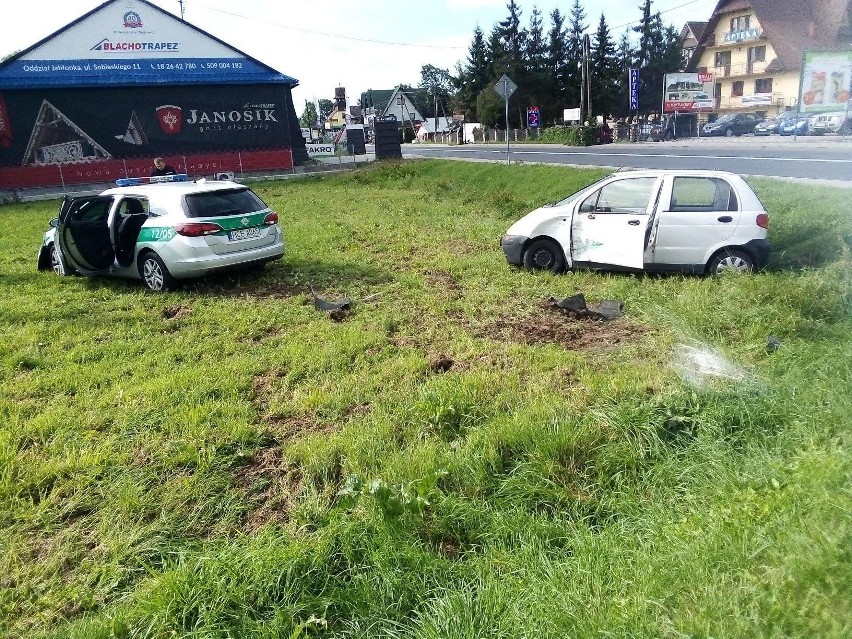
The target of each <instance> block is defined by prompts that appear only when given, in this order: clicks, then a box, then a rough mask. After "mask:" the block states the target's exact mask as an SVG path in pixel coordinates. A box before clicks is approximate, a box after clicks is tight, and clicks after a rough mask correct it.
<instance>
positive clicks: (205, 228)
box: [174, 222, 222, 237]
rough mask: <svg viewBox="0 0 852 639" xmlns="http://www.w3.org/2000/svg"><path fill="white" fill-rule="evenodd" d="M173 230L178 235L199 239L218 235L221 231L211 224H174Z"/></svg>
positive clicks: (217, 226) (220, 228) (218, 227)
mask: <svg viewBox="0 0 852 639" xmlns="http://www.w3.org/2000/svg"><path fill="white" fill-rule="evenodd" d="M174 229H175V231H177V233H178V235H183V236H185V237H201V236H202V235H213V234H214V233H218V232H220V231H221V230H222V227H221V226H219V225H218V224H213V223H212V222H187V223H185V224H175V226H174Z"/></svg>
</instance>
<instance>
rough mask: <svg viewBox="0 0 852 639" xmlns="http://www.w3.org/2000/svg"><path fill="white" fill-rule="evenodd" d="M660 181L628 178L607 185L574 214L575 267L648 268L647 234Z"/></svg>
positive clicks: (573, 248)
mask: <svg viewBox="0 0 852 639" xmlns="http://www.w3.org/2000/svg"><path fill="white" fill-rule="evenodd" d="M661 181H662V180H661V178H657V177H628V178H622V179H617V180H613V181H611V182H607V183H606V184H604V185H603V186H602V187H601V188H599V189H597V190H596V191H594V192H593V193H592V194H591V195H589V196H588V197H586V199H584V200H583V201H582V202H580V204H579V205H578V207H577V210H576V211H575V212H574V216H573V221H572V224H571V256H572V262H573V263H574V264H575V265H576V266H584V265H585V266H591V267H609V266H615V267H624V268H631V269H642V268H644V266H645V242H646V231H647V229H648V224H649V222H650V219H651V212H652V211H653V208H654V205H655V203H656V201H657V197H658V194H659V190H660V184H661Z"/></svg>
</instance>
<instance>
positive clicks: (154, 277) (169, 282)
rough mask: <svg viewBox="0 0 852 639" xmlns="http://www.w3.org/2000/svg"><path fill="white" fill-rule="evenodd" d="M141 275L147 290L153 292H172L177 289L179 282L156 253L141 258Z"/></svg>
mask: <svg viewBox="0 0 852 639" xmlns="http://www.w3.org/2000/svg"><path fill="white" fill-rule="evenodd" d="M139 275H141V276H142V281H143V282H144V283H145V286H146V288H148V290H151V291H155V292H158V293H159V292H161V291H170V290H172V289H174V288H175V285H176V284H177V281H176V280H175V278H174V277H172V274H171V273H169V269H168V268H166V265H165V263H164V262H163V260H162V259H160V256H159V255H157V254H156V253H145V254H144V255H142V256H141V257H140V258H139Z"/></svg>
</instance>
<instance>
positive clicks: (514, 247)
mask: <svg viewBox="0 0 852 639" xmlns="http://www.w3.org/2000/svg"><path fill="white" fill-rule="evenodd" d="M529 239H530V238H528V237H527V236H526V235H504V236H503V237H501V238H500V248H502V249H503V253H505V254H506V261H507V262H509V264H514V265H515V266H520V265H521V264H522V262H523V257H524V244H526V243H527V240H529Z"/></svg>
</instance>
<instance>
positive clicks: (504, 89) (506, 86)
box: [494, 73, 518, 100]
mask: <svg viewBox="0 0 852 639" xmlns="http://www.w3.org/2000/svg"><path fill="white" fill-rule="evenodd" d="M494 90H495V91H496V92H497V94H498V95H499V96H500V97H501V98H503V99H504V100H508V99H509V98H510V97H512V94H513V93H514V92H515V91H517V90H518V85H517V84H515V83H514V82H512V79H511V78H510V77H509V76H508V75H506V74H505V73H504V74H503V75H502V76H501V77H500V79H499V80H497V84H495V85H494Z"/></svg>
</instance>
